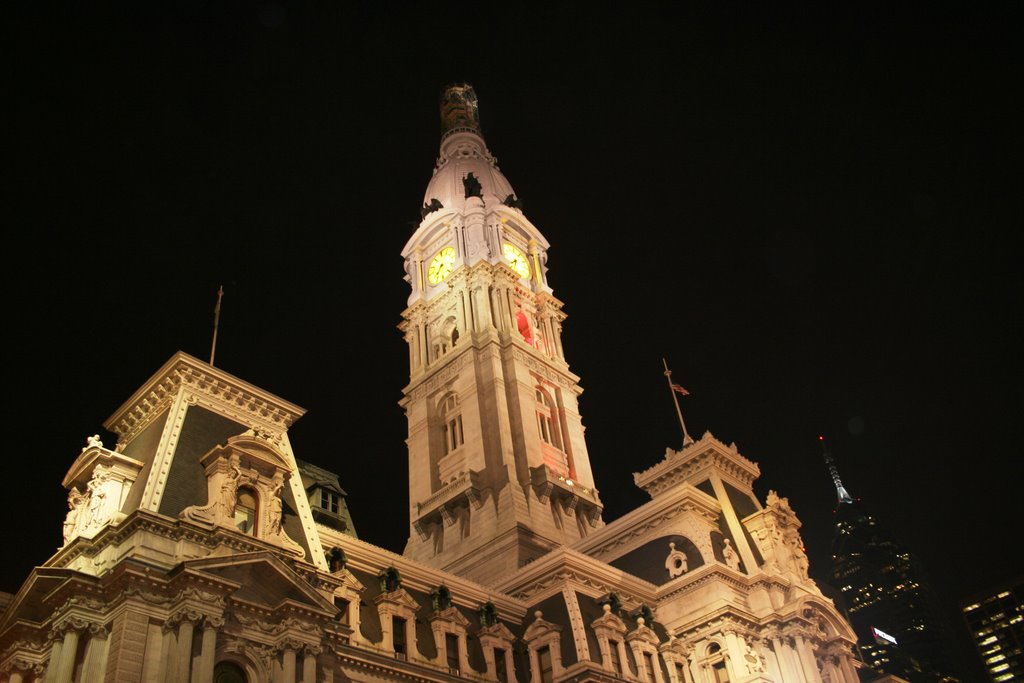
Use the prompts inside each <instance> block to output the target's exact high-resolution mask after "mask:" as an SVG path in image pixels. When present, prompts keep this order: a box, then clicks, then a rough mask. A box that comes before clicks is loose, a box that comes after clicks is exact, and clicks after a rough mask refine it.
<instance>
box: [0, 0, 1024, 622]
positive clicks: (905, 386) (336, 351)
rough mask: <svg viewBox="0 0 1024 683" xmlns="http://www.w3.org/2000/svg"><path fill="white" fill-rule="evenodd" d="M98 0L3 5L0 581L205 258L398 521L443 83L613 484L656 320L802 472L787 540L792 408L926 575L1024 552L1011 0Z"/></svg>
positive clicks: (228, 355) (824, 561)
mask: <svg viewBox="0 0 1024 683" xmlns="http://www.w3.org/2000/svg"><path fill="white" fill-rule="evenodd" d="M95 4H98V5H102V9H101V8H98V7H95V6H89V7H84V6H81V5H80V4H72V3H69V4H68V5H67V6H64V5H54V4H50V5H47V4H45V3H39V4H35V5H32V4H28V5H27V6H26V7H22V8H21V9H18V10H11V11H10V12H11V14H10V16H9V17H8V22H7V26H6V27H5V28H6V31H7V32H8V37H7V39H6V40H5V43H6V45H7V47H8V53H9V62H8V69H7V72H8V73H7V74H6V80H7V83H8V88H7V89H6V90H7V97H5V102H6V107H5V108H6V110H7V113H8V115H12V119H11V123H9V124H8V127H7V129H6V130H7V133H8V136H7V137H8V140H7V144H6V145H5V148H6V150H7V152H8V153H7V154H5V157H6V158H7V159H8V164H7V170H8V173H9V175H10V181H9V182H8V183H7V187H6V189H7V190H8V192H7V193H5V194H6V195H7V199H8V201H7V202H5V203H6V205H7V206H8V207H9V210H8V218H7V220H5V221H4V223H5V224H6V231H5V232H6V236H7V248H6V250H5V252H6V255H7V264H8V266H7V268H5V269H4V282H5V288H6V291H8V296H7V301H8V305H9V307H8V310H7V313H6V316H5V317H6V321H7V322H6V325H5V327H6V330H7V334H6V336H7V339H6V342H7V347H8V351H7V359H8V360H7V362H8V369H9V373H8V377H9V379H8V396H9V400H8V404H9V405H13V408H12V411H13V414H12V417H13V420H12V421H11V422H10V426H11V429H10V434H9V445H10V448H9V452H8V454H7V457H6V462H7V463H8V466H9V467H13V468H14V470H13V472H12V473H11V475H12V476H9V477H8V479H7V482H8V490H9V491H13V492H14V494H13V496H14V499H15V500H22V499H23V500H24V505H25V506H26V507H23V508H17V510H18V511H17V512H16V514H15V518H16V521H17V523H16V525H15V526H13V527H9V531H8V532H7V536H8V540H10V541H12V542H13V543H14V546H13V547H15V548H17V551H16V552H14V553H8V560H7V562H5V563H4V568H3V572H4V573H3V582H2V584H0V589H3V590H7V591H15V590H17V588H18V586H19V585H20V582H21V580H22V579H23V578H24V577H25V576H26V575H27V573H28V571H29V569H30V568H31V567H32V566H33V565H35V564H38V563H41V562H43V561H45V560H46V558H47V557H49V556H50V554H51V553H52V552H53V550H54V549H55V548H56V546H57V545H58V544H59V542H60V534H61V521H62V519H63V517H64V514H65V511H66V509H67V506H66V493H65V491H64V490H63V489H62V487H61V485H60V480H61V478H62V477H63V475H64V473H65V472H66V470H67V467H68V466H69V465H70V464H71V462H72V461H73V460H74V458H75V457H76V455H77V454H78V452H79V450H80V448H81V447H82V446H83V445H84V444H85V438H86V436H87V435H89V434H93V433H96V432H100V433H101V434H102V435H104V436H105V440H106V442H107V444H108V445H112V443H113V439H112V437H111V435H109V434H107V433H105V432H103V430H102V428H101V424H102V422H103V421H104V420H105V419H106V418H107V417H108V416H109V415H110V414H111V413H113V411H114V410H115V409H116V408H117V407H118V406H119V405H120V404H121V403H122V402H123V401H124V400H125V399H127V398H128V396H129V395H130V394H131V393H132V392H133V391H134V390H135V389H136V388H137V387H138V386H139V385H140V384H141V383H142V382H143V381H145V380H146V379H148V377H149V376H150V375H151V374H152V373H153V372H155V371H156V370H157V369H158V368H159V367H160V366H161V365H162V364H163V363H164V362H165V361H166V360H167V359H168V358H169V357H170V356H171V355H172V354H173V353H174V352H175V351H178V350H182V351H185V352H187V353H190V354H192V355H195V356H197V357H199V358H203V359H206V358H208V357H209V351H210V338H211V330H212V318H213V306H214V302H215V300H216V291H217V287H218V285H220V284H223V285H224V289H225V296H224V303H223V313H222V317H221V321H220V322H221V325H220V332H219V337H218V346H217V356H216V361H217V363H216V364H217V365H218V367H220V368H222V369H223V370H225V371H227V372H230V373H232V374H234V375H236V376H238V377H241V378H243V379H245V380H247V381H249V382H251V383H253V384H256V385H257V386H260V387H262V388H264V389H266V390H268V391H271V392H273V393H275V394H277V395H279V396H281V397H283V398H285V399H287V400H290V401H292V402H295V403H297V404H299V405H301V406H303V407H304V408H306V409H307V410H308V413H307V415H306V416H305V417H304V418H303V419H302V420H300V421H299V422H298V423H297V424H296V426H295V427H294V428H293V430H292V443H293V445H294V447H295V449H296V453H297V455H298V456H299V457H300V458H303V459H306V460H310V461H313V462H316V463H318V464H320V465H323V466H325V467H328V468H330V469H333V470H335V471H337V472H339V473H340V475H341V481H342V484H343V486H344V487H345V488H346V489H347V490H348V492H349V503H350V506H351V509H352V514H353V517H354V519H355V523H356V526H357V530H358V531H359V533H360V535H361V536H362V537H363V538H364V539H366V540H369V541H371V542H374V543H378V544H380V545H383V546H385V547H388V548H391V549H392V550H396V551H401V549H402V546H403V543H404V540H405V537H406V535H407V533H408V520H407V490H406V471H407V468H406V461H405V458H406V451H405V445H404V438H405V435H406V427H405V420H404V416H403V414H402V412H401V410H400V408H399V407H398V403H397V402H398V400H399V399H400V397H401V390H402V387H403V386H404V384H405V382H406V381H407V380H408V365H407V355H406V350H405V346H404V342H403V341H402V339H401V337H400V333H399V332H398V330H397V329H396V325H397V324H398V322H399V321H400V313H401V311H402V309H403V307H404V305H405V301H406V296H407V294H408V289H407V287H408V285H407V284H406V283H405V282H404V281H403V280H402V276H403V270H402V260H401V257H400V251H401V249H402V247H403V245H404V244H405V241H406V240H407V238H408V237H409V236H410V235H411V233H412V230H413V228H414V224H415V222H416V221H417V220H418V218H419V214H418V211H419V208H420V206H421V204H422V199H423V192H424V189H425V187H426V183H427V181H428V180H429V178H430V174H431V170H432V168H433V164H434V161H435V159H436V157H437V145H438V141H439V121H438V111H437V98H438V94H439V92H440V89H441V88H442V86H444V85H445V84H447V83H450V82H454V81H468V82H470V83H472V84H473V85H474V86H475V88H476V91H477V94H478V96H479V99H480V116H481V120H482V126H483V129H484V133H485V137H486V139H487V142H488V145H489V147H490V149H491V151H492V152H493V153H494V154H495V155H496V156H497V158H498V162H499V166H500V167H501V169H502V171H503V172H504V173H505V174H506V176H507V177H508V178H509V180H510V181H511V183H512V185H513V187H514V188H515V190H516V192H517V194H518V196H519V197H520V198H521V199H522V200H523V203H524V209H525V212H526V214H527V216H528V217H529V218H530V219H531V220H532V221H533V222H534V223H535V224H536V225H537V226H538V227H539V228H540V229H541V231H542V232H543V233H544V234H545V236H546V237H547V238H548V240H549V241H550V242H551V244H552V248H551V251H550V258H549V262H548V265H549V268H550V272H549V280H550V283H551V284H552V286H553V288H554V290H555V294H556V296H558V297H559V298H560V299H561V300H562V301H564V302H565V310H566V312H567V313H568V315H569V318H568V321H567V322H566V325H565V332H564V346H565V349H566V355H567V358H568V360H569V364H570V367H571V369H572V370H573V371H574V372H576V373H577V374H579V375H580V377H581V378H582V380H581V381H582V386H583V388H584V394H583V395H582V397H581V399H580V406H581V412H582V415H583V421H584V424H585V425H586V427H587V443H588V447H589V450H590V456H591V460H592V462H593V465H594V470H595V476H596V478H597V486H598V488H599V490H600V492H601V496H602V499H603V501H604V503H605V506H606V514H605V519H606V520H611V519H614V518H616V517H619V516H621V515H622V514H623V513H625V512H626V511H628V510H630V509H632V508H633V507H635V506H636V505H638V504H640V503H642V502H643V500H644V494H643V493H642V492H641V491H639V489H636V488H635V487H634V486H633V484H632V476H631V475H632V472H635V471H639V470H642V469H645V468H647V467H649V466H650V465H652V464H654V463H655V462H657V461H658V460H660V459H661V458H662V456H663V455H664V451H665V448H666V446H672V447H678V445H679V441H680V436H679V428H678V421H677V420H676V417H675V413H674V409H673V407H672V401H671V397H670V394H669V393H668V390H667V388H666V384H665V378H664V376H663V375H662V374H661V372H662V367H661V359H662V357H666V358H667V359H668V361H669V363H670V365H671V367H672V369H673V371H674V379H676V380H677V381H678V382H679V383H681V384H683V385H684V386H686V387H687V388H688V389H689V390H690V392H691V395H690V396H688V397H686V398H685V399H683V406H684V411H685V412H684V415H685V417H686V420H687V426H688V427H689V429H690V431H691V432H693V433H694V434H695V435H700V434H702V433H703V432H704V431H705V430H710V431H711V432H712V433H713V434H715V436H716V437H718V438H719V439H721V440H722V441H725V442H726V443H729V442H732V441H735V443H736V444H737V445H738V447H739V449H740V451H741V452H742V453H743V454H745V455H746V456H747V457H748V458H750V459H752V460H754V461H756V462H758V463H759V464H760V466H761V469H762V476H761V479H760V480H759V481H758V482H757V483H756V485H755V489H756V491H757V493H758V495H759V496H760V497H761V498H762V500H763V498H764V495H765V494H766V493H767V491H768V490H769V489H776V490H777V491H778V492H779V494H780V495H783V496H788V497H789V499H790V502H791V504H792V505H793V507H794V509H795V510H796V512H797V514H798V515H799V516H800V517H801V518H802V519H803V522H804V532H805V533H804V536H805V541H806V543H807V545H808V548H809V551H810V555H811V561H812V564H811V569H812V574H814V573H817V574H819V575H821V574H822V573H823V572H825V571H827V568H828V557H829V544H830V539H831V524H832V508H833V506H834V502H835V498H834V490H833V488H832V483H831V481H830V479H829V476H828V472H827V470H826V468H825V466H824V464H823V462H822V458H821V450H820V447H819V444H818V441H817V436H818V435H819V434H824V435H826V436H827V437H828V439H829V442H830V443H831V445H832V451H833V454H834V456H835V458H836V461H837V463H838V465H839V467H840V471H841V473H842V475H843V478H844V483H845V484H846V487H847V488H848V489H849V490H850V491H851V492H852V493H853V494H854V495H855V496H859V497H861V498H862V499H863V500H864V501H865V502H866V504H867V505H868V506H869V507H870V509H871V510H872V511H874V512H875V513H876V515H877V517H878V518H879V519H880V520H882V521H884V523H886V524H888V525H889V526H891V528H892V529H893V530H894V531H895V533H896V534H897V536H898V537H899V538H901V539H902V540H903V541H904V542H905V543H906V544H907V545H908V546H909V547H910V548H911V549H912V550H913V551H914V552H916V553H917V554H918V555H919V556H920V557H921V559H922V560H923V562H924V564H925V565H926V567H927V568H928V570H929V572H930V574H931V575H932V579H933V581H934V583H935V585H936V588H937V589H938V591H939V595H940V598H941V599H942V600H943V601H944V602H945V603H946V604H949V605H952V604H954V603H955V601H956V600H958V599H959V598H960V597H962V596H964V595H966V594H968V593H971V592H973V591H976V590H979V589H983V588H985V587H986V586H988V585H991V584H993V583H995V582H997V581H1000V580H1002V579H1005V578H1008V577H1009V576H1011V575H1012V574H1015V573H1017V572H1018V571H1019V567H1020V566H1021V556H1020V553H1019V550H1018V548H1019V543H1018V541H1017V539H1016V538H1015V536H1014V535H1013V533H1014V532H1013V531H1012V530H1014V529H1015V528H1016V525H1015V522H1016V520H1017V519H1018V517H1019V513H1018V511H1017V510H1016V506H1015V502H1016V500H1017V498H1018V496H1019V474H1020V471H1021V468H1020V464H1019V458H1020V445H1019V441H1018V438H1017V435H1016V431H1017V429H1018V428H1019V427H1020V425H1021V424H1022V420H1021V408H1022V405H1021V403H1022V402H1021V398H1020V396H1021V390H1020V388H1019V385H1018V384H1017V383H1016V379H1017V378H1018V377H1019V376H1021V374H1022V373H1021V370H1022V367H1021V366H1022V361H1021V349H1022V348H1024V342H1022V318H1024V314H1022V309H1024V306H1022V293H1024V286H1022V274H1021V268H1020V266H1019V265H1018V258H1019V250H1018V247H1019V245H1020V242H1021V240H1020V238H1019V231H1020V229H1021V227H1022V225H1024V221H1022V211H1021V201H1020V196H1021V192H1020V191H1021V187H1022V183H1021V180H1022V178H1021V173H1020V169H1019V159H1020V158H1021V152H1022V133H1021V130H1022V127H1021V123H1020V122H1021V111H1020V107H1019V102H1018V101H1017V99H1016V98H1017V96H1018V93H1019V90H1020V84H1021V82H1024V79H1022V75H1024V74H1022V68H1021V67H1022V57H1021V52H1020V48H1019V45H1014V44H1012V40H1013V39H1015V38H1016V39H1019V37H1020V35H1022V32H1021V22H1020V21H1019V20H1018V17H1017V16H1016V15H1015V14H1014V13H1013V6H1014V4H1015V3H1011V2H988V3H942V2H940V3H930V4H927V5H925V4H924V3H921V4H913V3H910V4H903V6H901V7H895V6H894V7H890V6H888V4H887V3H847V4H845V6H842V7H840V6H838V5H837V3H825V6H823V7H817V8H806V7H801V6H800V5H796V4H788V3H764V4H762V3H731V2H716V3H707V4H702V5H686V4H682V3H678V4H677V3H664V4H644V3H617V8H616V9H614V10H611V9H609V10H603V11H597V10H593V11H586V12H582V11H580V10H576V9H570V8H569V7H568V5H559V4H556V3H551V4H552V5H555V6H550V7H547V8H545V9H535V8H529V7H526V6H518V7H517V6H515V5H511V6H505V5H502V6H501V7H500V8H499V7H498V6H497V4H496V3H482V2H476V3H443V4H441V3H438V4H434V3H395V4H385V3H375V4H372V5H371V4H365V5H359V4H354V3H353V4H350V3H338V2H322V3H305V2H293V3H292V2H281V3H274V2H269V3H265V4H260V3H244V2H177V3H125V4H123V5H117V4H104V3H95ZM892 4H893V5H896V4H898V3H892ZM87 5H94V3H87ZM10 208H13V211H11V210H10ZM9 495H10V494H9ZM9 547H10V546H9Z"/></svg>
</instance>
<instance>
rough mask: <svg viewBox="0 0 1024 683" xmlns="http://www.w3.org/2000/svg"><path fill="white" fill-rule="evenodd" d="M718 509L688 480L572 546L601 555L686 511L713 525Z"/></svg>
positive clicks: (598, 556) (714, 500) (638, 537)
mask: <svg viewBox="0 0 1024 683" xmlns="http://www.w3.org/2000/svg"><path fill="white" fill-rule="evenodd" d="M721 512H722V506H721V504H720V503H719V502H718V501H717V500H716V499H715V498H714V497H712V496H709V495H708V494H706V493H704V492H703V491H701V490H700V489H698V488H696V487H695V486H693V485H692V484H690V483H688V482H684V483H683V485H682V486H681V487H679V488H678V489H677V490H676V491H673V492H672V494H671V495H667V496H663V497H660V498H658V499H656V500H652V501H649V502H647V503H644V504H643V505H641V506H640V507H639V508H636V509H635V510H633V511H631V512H630V513H628V514H626V515H625V516H623V517H620V518H618V519H616V520H615V521H613V522H609V523H608V524H606V525H605V526H604V527H603V528H602V529H600V530H599V531H596V532H594V533H592V534H590V535H589V536H587V537H586V538H585V539H583V540H581V541H580V542H578V543H577V544H576V545H575V546H574V549H575V550H578V551H580V552H582V553H585V554H587V555H590V556H592V557H597V558H600V557H603V556H605V555H607V553H609V552H610V551H612V550H614V549H616V548H621V547H622V546H624V545H628V544H630V543H631V542H632V541H634V540H636V539H642V538H643V537H644V536H646V535H647V534H648V533H649V532H650V531H652V530H656V529H663V528H664V526H665V524H666V523H667V522H669V521H670V520H673V519H676V518H678V517H680V516H682V515H685V514H687V513H692V514H694V515H696V516H697V517H698V518H699V519H700V520H702V521H704V522H705V523H708V524H711V525H717V523H718V517H719V515H720V514H721Z"/></svg>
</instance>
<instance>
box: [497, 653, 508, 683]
mask: <svg viewBox="0 0 1024 683" xmlns="http://www.w3.org/2000/svg"><path fill="white" fill-rule="evenodd" d="M494 676H495V677H496V678H497V679H498V681H499V682H500V683H508V669H507V668H505V651H504V650H502V649H501V648H497V647H496V648H494Z"/></svg>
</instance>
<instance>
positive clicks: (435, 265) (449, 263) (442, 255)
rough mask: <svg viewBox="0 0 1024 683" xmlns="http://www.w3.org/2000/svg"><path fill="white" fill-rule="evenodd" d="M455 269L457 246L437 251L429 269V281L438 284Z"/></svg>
mask: <svg viewBox="0 0 1024 683" xmlns="http://www.w3.org/2000/svg"><path fill="white" fill-rule="evenodd" d="M454 269H455V247H445V248H444V249H442V250H441V251H439V252H437V256H435V257H434V258H433V259H432V260H431V261H430V267H429V268H428V269H427V282H429V283H430V284H432V285H436V284H437V283H439V282H443V281H444V279H445V278H446V277H448V276H449V275H451V272H452V271H453V270H454Z"/></svg>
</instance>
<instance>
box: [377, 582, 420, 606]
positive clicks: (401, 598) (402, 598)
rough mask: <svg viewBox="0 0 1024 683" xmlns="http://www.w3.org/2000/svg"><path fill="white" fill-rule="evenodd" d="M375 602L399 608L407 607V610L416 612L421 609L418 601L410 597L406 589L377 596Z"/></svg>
mask: <svg viewBox="0 0 1024 683" xmlns="http://www.w3.org/2000/svg"><path fill="white" fill-rule="evenodd" d="M373 600H374V602H376V603H377V604H380V603H382V602H384V603H389V604H391V605H396V606H399V607H405V608H406V609H409V610H412V611H413V612H416V611H418V610H419V609H420V603H418V602H416V599H415V598H414V597H412V596H411V595H409V593H407V592H406V590H405V589H404V588H398V589H396V590H393V591H388V592H386V593H381V594H379V595H378V596H376V597H375V598H374V599H373Z"/></svg>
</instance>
